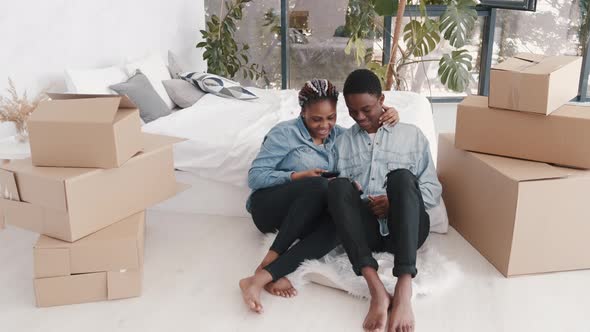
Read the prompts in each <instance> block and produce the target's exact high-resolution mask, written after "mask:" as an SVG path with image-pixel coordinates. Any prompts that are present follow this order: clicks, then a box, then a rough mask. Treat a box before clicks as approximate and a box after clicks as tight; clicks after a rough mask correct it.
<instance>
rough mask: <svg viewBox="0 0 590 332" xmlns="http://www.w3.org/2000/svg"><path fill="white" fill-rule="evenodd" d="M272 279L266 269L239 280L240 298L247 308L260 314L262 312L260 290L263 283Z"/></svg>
mask: <svg viewBox="0 0 590 332" xmlns="http://www.w3.org/2000/svg"><path fill="white" fill-rule="evenodd" d="M271 280H272V276H271V275H270V273H268V272H267V271H266V270H261V271H259V272H256V274H254V275H253V276H251V277H248V278H244V279H242V280H240V289H241V290H242V298H243V299H244V303H246V305H247V306H248V308H249V309H250V310H252V311H254V312H257V313H259V314H261V313H262V312H263V308H262V303H261V302H260V292H261V291H262V288H263V287H264V285H266V284H268V283H269V282H270V281H271Z"/></svg>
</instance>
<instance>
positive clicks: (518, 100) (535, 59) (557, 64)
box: [489, 53, 582, 115]
mask: <svg viewBox="0 0 590 332" xmlns="http://www.w3.org/2000/svg"><path fill="white" fill-rule="evenodd" d="M581 68H582V58H581V57H577V56H543V55H535V54H530V53H521V54H517V55H516V56H515V57H513V58H509V59H507V60H506V61H504V62H502V63H499V64H497V65H495V66H494V67H492V69H491V71H490V100H489V106H490V107H496V108H504V109H509V110H515V111H524V112H533V113H540V114H545V115H547V114H550V113H551V112H553V111H555V110H556V109H557V108H559V107H560V106H562V105H564V104H565V103H567V102H568V101H570V100H572V99H573V98H574V97H576V96H577V95H578V88H579V86H578V83H579V81H580V71H581Z"/></svg>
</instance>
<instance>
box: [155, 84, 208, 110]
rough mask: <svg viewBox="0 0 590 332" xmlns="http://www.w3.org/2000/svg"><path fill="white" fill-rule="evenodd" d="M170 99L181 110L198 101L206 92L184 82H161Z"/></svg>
mask: <svg viewBox="0 0 590 332" xmlns="http://www.w3.org/2000/svg"><path fill="white" fill-rule="evenodd" d="M162 84H164V88H165V89H166V92H168V96H170V99H172V101H173V102H174V103H175V104H176V105H178V106H179V107H181V108H188V107H191V106H193V104H194V103H196V102H197V101H199V99H201V98H202V97H203V96H204V95H205V94H206V92H204V91H203V90H201V89H199V88H197V87H196V86H194V85H192V84H190V83H189V82H187V81H184V80H179V79H175V80H166V81H162Z"/></svg>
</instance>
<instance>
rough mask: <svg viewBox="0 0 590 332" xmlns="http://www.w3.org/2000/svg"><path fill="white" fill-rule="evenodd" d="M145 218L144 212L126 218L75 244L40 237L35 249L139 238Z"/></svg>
mask: <svg viewBox="0 0 590 332" xmlns="http://www.w3.org/2000/svg"><path fill="white" fill-rule="evenodd" d="M144 218H145V212H143V211H142V212H139V213H136V214H134V215H132V216H130V217H127V218H125V219H123V220H121V221H119V222H117V223H115V224H113V225H111V226H109V227H106V228H103V229H101V230H100V231H98V232H96V233H93V234H90V235H88V236H86V237H83V238H81V239H79V240H77V241H76V242H71V243H70V242H65V241H61V240H57V239H54V238H51V237H48V236H40V237H39V240H38V241H37V243H36V244H35V249H55V248H68V249H70V248H71V249H74V250H75V248H78V247H88V246H92V245H96V244H97V243H108V242H114V241H117V240H125V239H132V240H135V239H137V238H139V232H140V225H143V223H142V221H143V220H144Z"/></svg>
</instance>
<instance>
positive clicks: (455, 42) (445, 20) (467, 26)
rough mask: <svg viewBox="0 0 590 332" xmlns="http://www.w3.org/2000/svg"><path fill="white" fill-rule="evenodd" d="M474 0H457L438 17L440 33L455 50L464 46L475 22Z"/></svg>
mask: <svg viewBox="0 0 590 332" xmlns="http://www.w3.org/2000/svg"><path fill="white" fill-rule="evenodd" d="M475 5H476V3H475V1H474V0H457V1H456V2H452V3H451V4H450V5H448V6H447V9H446V10H445V12H444V13H443V14H442V15H441V16H440V31H441V32H442V33H444V38H445V39H446V40H448V41H449V42H450V43H451V45H452V46H453V47H455V48H460V47H463V46H465V44H466V43H467V40H468V39H469V35H470V34H471V31H472V30H473V27H474V26H475V21H476V20H477V11H476V10H475Z"/></svg>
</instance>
